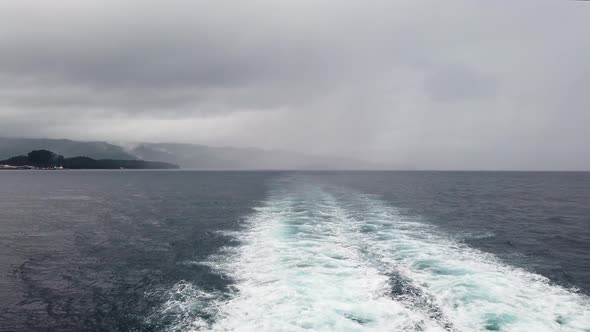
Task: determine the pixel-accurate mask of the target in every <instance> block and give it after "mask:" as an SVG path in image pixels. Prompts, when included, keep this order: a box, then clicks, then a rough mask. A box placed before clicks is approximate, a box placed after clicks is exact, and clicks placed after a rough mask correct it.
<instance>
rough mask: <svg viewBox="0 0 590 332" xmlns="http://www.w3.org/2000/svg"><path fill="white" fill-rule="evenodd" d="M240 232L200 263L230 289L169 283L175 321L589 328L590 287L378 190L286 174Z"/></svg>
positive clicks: (226, 327) (213, 326)
mask: <svg viewBox="0 0 590 332" xmlns="http://www.w3.org/2000/svg"><path fill="white" fill-rule="evenodd" d="M230 235H231V236H233V237H235V238H236V239H237V240H238V241H239V242H240V243H241V244H240V245H239V246H237V247H232V248H226V249H225V250H223V251H222V252H220V253H219V254H217V255H214V256H211V257H209V259H207V261H204V262H198V263H199V264H205V265H208V266H210V267H211V268H212V269H213V270H214V271H216V272H217V273H220V274H222V275H223V276H224V278H227V279H230V280H232V281H233V286H232V288H231V291H230V292H229V294H221V295H220V294H209V293H205V292H203V291H202V290H198V289H195V288H194V286H192V285H190V284H186V283H185V282H182V283H179V284H178V285H176V286H175V288H174V289H173V290H171V291H170V292H171V294H178V293H179V292H184V293H183V295H182V296H172V297H171V300H170V301H167V303H166V304H165V310H168V311H170V310H178V312H179V315H178V316H179V320H178V321H177V322H175V324H173V326H171V329H173V330H195V331H201V330H203V331H209V330H210V331H304V330H316V331H590V299H589V298H588V297H587V296H585V295H583V294H580V293H576V292H575V291H574V290H570V289H565V288H563V287H560V286H557V285H554V284H551V283H550V282H549V280H548V279H546V278H545V277H543V276H540V275H537V274H534V273H530V272H527V271H525V270H523V269H519V268H515V267H511V266H508V265H506V264H504V263H502V262H501V261H500V260H498V259H497V258H495V257H494V256H492V255H490V254H486V253H483V252H481V251H478V250H475V249H472V248H469V247H468V246H466V245H464V244H461V243H459V242H456V241H454V240H452V238H451V237H450V236H446V235H445V234H442V233H441V231H440V230H438V229H436V228H435V227H433V226H430V225H428V224H426V223H422V222H420V221H419V220H417V219H416V218H411V217H406V216H403V215H402V214H400V213H399V212H398V210H397V209H396V208H394V207H391V206H388V205H387V204H386V203H385V202H383V201H381V200H379V199H378V198H377V197H374V196H370V195H365V194H359V193H354V192H350V191H347V190H342V189H334V188H330V189H326V188H322V187H321V186H319V185H315V184H311V183H301V182H299V181H293V180H291V179H283V180H281V181H277V182H276V183H275V184H274V186H273V189H271V191H270V194H269V198H268V200H267V201H266V202H265V204H264V205H263V206H261V207H259V208H258V209H257V210H256V212H255V213H254V214H253V215H252V216H250V217H249V218H248V219H247V220H246V221H245V225H244V230H243V231H240V232H235V233H233V234H230ZM186 308H193V309H194V308H198V310H196V311H195V310H193V315H192V316H190V315H187V311H186ZM168 313H169V312H168ZM203 313H205V314H203Z"/></svg>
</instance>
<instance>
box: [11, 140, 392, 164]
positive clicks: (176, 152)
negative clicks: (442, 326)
mask: <svg viewBox="0 0 590 332" xmlns="http://www.w3.org/2000/svg"><path fill="white" fill-rule="evenodd" d="M41 149H44V150H50V151H54V152H56V153H58V154H60V155H63V156H64V157H66V158H70V157H75V156H86V157H90V158H94V159H116V160H137V159H138V160H157V161H165V162H167V163H172V164H175V165H179V166H180V167H181V168H183V169H199V170H212V169H213V170H269V169H271V170H276V169H282V170H285V169H294V170H295V169H296V170H322V169H332V170H339V169H365V170H366V169H386V168H387V167H385V166H384V165H381V164H375V163H371V162H367V161H363V160H358V159H356V158H355V157H354V156H351V157H337V156H323V155H314V154H307V153H299V152H293V151H285V150H266V149H259V148H243V147H219V146H207V145H200V144H183V143H137V142H136V143H112V142H111V143H108V142H100V141H73V140H67V139H48V138H6V137H0V160H1V159H7V158H10V157H12V156H17V155H22V154H25V153H27V152H28V151H31V150H41Z"/></svg>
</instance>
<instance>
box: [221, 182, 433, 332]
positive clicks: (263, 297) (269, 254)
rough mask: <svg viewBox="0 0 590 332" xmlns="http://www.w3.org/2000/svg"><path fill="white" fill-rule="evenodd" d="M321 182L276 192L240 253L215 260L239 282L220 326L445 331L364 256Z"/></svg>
mask: <svg viewBox="0 0 590 332" xmlns="http://www.w3.org/2000/svg"><path fill="white" fill-rule="evenodd" d="M341 216H342V213H341V211H339V209H338V207H337V206H336V205H335V202H334V201H333V199H331V198H330V196H329V195H326V194H325V193H322V192H320V191H318V190H317V189H316V188H310V187H307V188H300V189H299V190H296V191H295V192H290V193H275V194H274V195H273V198H272V199H271V200H270V201H269V203H268V205H267V206H266V207H264V208H261V209H259V210H258V213H257V214H256V215H254V216H253V217H252V218H250V219H249V221H248V222H249V230H248V231H247V232H246V233H245V234H241V240H242V241H243V245H242V246H241V247H240V248H239V251H238V252H237V253H236V256H234V257H229V260H228V259H227V258H228V257H227V256H226V257H225V258H226V259H225V260H223V259H221V258H220V257H216V258H215V259H213V260H212V262H211V264H212V265H213V266H215V267H216V268H217V269H219V270H222V271H225V272H226V273H227V274H229V275H230V276H231V277H232V278H234V279H235V280H236V288H237V293H236V297H235V298H234V299H232V300H231V301H228V302H227V303H225V304H224V305H223V306H222V307H221V310H222V314H221V315H220V317H219V319H218V321H217V322H216V324H214V325H213V326H212V327H211V330H215V331H303V330H313V331H361V330H362V331H384V330H395V331H442V330H443V329H442V328H440V327H439V326H438V324H437V322H436V321H434V320H431V319H429V318H428V317H427V316H426V315H425V314H424V313H422V312H421V311H414V310H410V309H409V308H407V307H405V306H404V305H403V303H401V302H398V301H395V300H394V299H392V298H391V296H389V294H390V289H389V278H388V277H387V276H386V275H383V274H381V273H379V271H378V270H377V269H376V268H374V267H372V266H371V264H370V263H369V262H366V261H364V260H363V258H362V257H360V256H359V254H358V252H357V247H356V246H355V244H354V243H349V242H348V239H347V237H346V235H345V234H344V233H345V232H347V231H348V228H349V227H350V225H351V224H350V223H348V222H346V221H344V220H342V219H340V217H341Z"/></svg>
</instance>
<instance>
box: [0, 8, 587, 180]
mask: <svg viewBox="0 0 590 332" xmlns="http://www.w3.org/2000/svg"><path fill="white" fill-rule="evenodd" d="M589 124H590V2H585V1H569V0H534V1H533V0H520V1H514V0H488V1H481V0H464V1H463V0H460V1H455V0H447V1H441V0H431V1H420V0H397V1H396V0H362V1H361V0H356V1H350V0H330V1H328V0H314V1H311V0H251V1H238V0H235V1H226V0H211V1H199V0H166V1H162V0H158V1H155V0H59V1H55V0H36V1H34V0H2V1H0V136H18V137H51V138H71V139H82V140H107V141H127V142H137V141H149V142H162V141H166V142H188V143H200V144H209V145H223V146H238V147H240V146H253V147H261V148H272V149H275V148H278V149H287V150H295V151H303V152H310V153H316V154H329V155H335V156H354V157H356V158H361V159H366V160H371V161H377V162H383V163H387V164H388V165H392V167H404V168H413V167H418V168H460V169H481V168H485V169H539V168H543V169H587V170H590V147H589V146H590V129H589ZM540 165H542V166H540Z"/></svg>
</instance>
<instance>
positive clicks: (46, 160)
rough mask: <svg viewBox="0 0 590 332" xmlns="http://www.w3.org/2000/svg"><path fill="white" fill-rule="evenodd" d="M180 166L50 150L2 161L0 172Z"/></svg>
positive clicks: (173, 167)
mask: <svg viewBox="0 0 590 332" xmlns="http://www.w3.org/2000/svg"><path fill="white" fill-rule="evenodd" d="M178 168H180V167H179V166H178V165H174V164H170V163H165V162H160V161H145V160H117V159H92V158H89V157H72V158H64V156H62V155H59V154H57V153H54V152H52V151H48V150H34V151H31V152H29V153H28V154H26V155H22V156H16V157H12V158H9V159H6V160H2V161H0V170H2V169H4V170H10V169H178Z"/></svg>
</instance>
